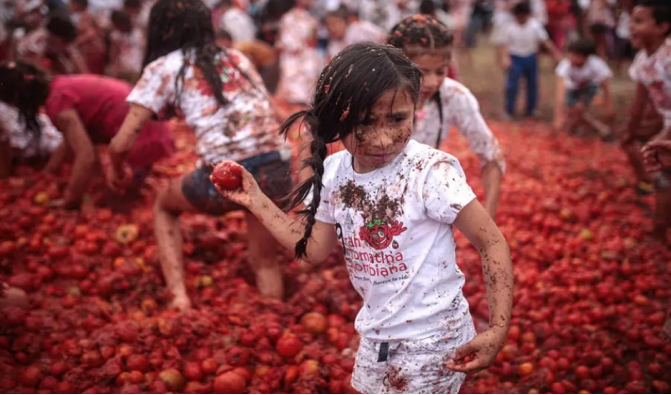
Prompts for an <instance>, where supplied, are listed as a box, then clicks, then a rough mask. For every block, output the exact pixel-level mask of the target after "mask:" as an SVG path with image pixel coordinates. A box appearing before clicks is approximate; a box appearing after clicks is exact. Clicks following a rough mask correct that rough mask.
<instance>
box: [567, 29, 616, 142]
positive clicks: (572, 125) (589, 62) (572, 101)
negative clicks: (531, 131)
mask: <svg viewBox="0 0 671 395" xmlns="http://www.w3.org/2000/svg"><path fill="white" fill-rule="evenodd" d="M595 51H596V45H595V44H594V43H593V42H592V41H590V40H587V39H580V40H577V41H574V42H572V43H571V44H569V46H568V51H567V52H568V53H567V57H566V58H565V59H563V60H562V61H561V62H560V63H559V65H558V66H557V68H556V70H555V73H556V74H557V89H556V94H557V100H556V101H555V104H556V106H555V122H554V126H555V128H556V129H557V130H562V129H564V127H565V126H566V128H567V129H568V131H569V132H575V129H576V128H578V127H580V126H582V125H583V124H585V125H587V126H590V127H591V128H593V129H594V130H596V131H597V132H598V133H599V135H601V137H608V136H610V134H611V131H610V128H609V127H608V126H607V125H606V124H604V123H603V122H601V121H600V120H598V119H597V118H595V117H594V116H593V115H592V114H590V112H589V111H588V110H589V107H590V105H591V104H592V100H593V99H594V97H595V96H596V94H597V92H598V91H599V89H602V90H603V97H604V107H605V114H604V115H605V118H606V119H612V117H613V102H612V97H611V91H610V80H611V78H613V72H612V71H611V70H610V68H609V67H608V64H606V62H605V61H604V60H603V59H601V58H600V57H598V56H596V55H594V52H595Z"/></svg>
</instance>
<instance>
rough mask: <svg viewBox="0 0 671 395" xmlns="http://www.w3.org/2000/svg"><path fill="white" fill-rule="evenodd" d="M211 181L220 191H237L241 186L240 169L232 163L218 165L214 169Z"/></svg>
mask: <svg viewBox="0 0 671 395" xmlns="http://www.w3.org/2000/svg"><path fill="white" fill-rule="evenodd" d="M211 180H212V182H213V183H214V184H215V185H216V186H218V187H219V188H221V189H225V190H227V191H230V190H233V189H238V188H240V186H241V185H242V167H241V166H240V165H238V164H237V163H234V162H222V163H219V164H218V165H216V166H215V167H214V171H213V172H212V177H211Z"/></svg>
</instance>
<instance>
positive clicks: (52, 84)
mask: <svg viewBox="0 0 671 395" xmlns="http://www.w3.org/2000/svg"><path fill="white" fill-rule="evenodd" d="M0 85H2V86H3V87H4V89H3V92H2V94H0V101H2V102H3V103H5V104H7V105H9V106H13V107H15V108H16V109H17V110H18V112H19V114H21V117H20V118H21V119H22V120H23V124H24V126H25V128H24V130H22V132H23V133H24V134H25V138H26V139H27V140H29V141H28V143H29V144H32V143H35V144H38V145H39V140H40V138H41V135H42V128H41V124H42V123H41V122H39V120H38V116H39V113H40V108H41V107H42V106H44V107H45V110H46V114H47V116H48V118H49V119H50V120H51V122H52V123H53V124H54V125H55V126H56V128H57V129H58V130H59V131H60V132H61V133H62V134H63V140H62V142H61V144H59V145H58V146H57V148H56V149H55V150H54V151H53V152H51V156H50V160H49V162H48V164H47V166H46V169H45V170H47V171H53V170H56V169H58V167H59V166H60V164H61V163H62V162H63V160H64V159H65V158H67V157H69V156H72V157H73V166H72V173H71V174H70V180H69V183H68V186H67V187H66V189H65V191H64V193H63V199H61V200H59V201H57V202H54V206H59V207H64V208H68V209H75V208H78V207H79V205H80V203H81V201H82V198H83V196H84V193H85V192H86V186H87V184H88V181H89V180H90V178H91V176H92V175H93V174H95V172H94V170H95V169H96V168H97V166H98V160H97V156H96V152H95V147H94V146H95V145H96V144H108V143H109V142H110V140H111V139H112V137H114V136H115V135H116V133H117V131H118V130H119V128H120V127H121V124H122V123H123V121H124V119H125V118H126V114H127V113H128V110H129V108H130V107H129V105H128V103H126V97H127V96H128V94H129V93H130V91H131V86H130V85H128V84H126V83H124V82H122V81H118V80H115V79H111V78H107V77H103V76H97V75H90V74H82V75H61V76H56V77H54V78H53V79H51V78H50V77H49V75H48V74H47V73H46V72H44V71H42V70H41V69H39V68H38V67H36V66H34V65H32V64H30V63H25V62H20V61H19V62H7V63H4V64H2V65H0ZM138 133H139V138H138V143H137V144H136V145H135V147H134V150H133V151H132V152H131V153H130V154H129V156H128V157H127V162H128V164H129V165H130V167H131V168H132V169H133V170H132V171H133V175H134V181H135V184H134V186H139V183H141V182H142V181H143V179H144V177H145V176H146V175H147V174H148V172H149V170H150V169H151V166H152V164H153V163H155V162H156V161H158V160H159V159H161V158H163V157H166V156H168V155H170V154H171V153H172V151H173V150H174V142H173V140H172V136H171V134H170V131H169V129H168V126H167V125H166V124H164V123H160V122H155V121H150V122H148V123H147V124H146V125H145V126H144V127H143V128H142V129H141V130H140V131H139V132H138ZM0 145H2V140H0ZM7 151H9V152H11V150H3V152H7ZM3 157H4V155H3ZM3 166H4V167H7V166H11V158H10V159H9V160H3Z"/></svg>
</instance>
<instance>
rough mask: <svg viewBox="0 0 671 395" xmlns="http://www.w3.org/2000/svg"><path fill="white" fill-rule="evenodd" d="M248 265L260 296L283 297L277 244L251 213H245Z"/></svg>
mask: <svg viewBox="0 0 671 395" xmlns="http://www.w3.org/2000/svg"><path fill="white" fill-rule="evenodd" d="M246 219H247V239H248V246H249V250H248V255H247V259H248V260H249V265H250V266H251V268H252V270H253V271H254V274H255V275H256V287H257V288H258V290H259V292H260V293H261V295H265V296H270V297H274V298H278V299H281V298H282V297H283V296H284V281H283V278H282V268H281V267H280V265H279V260H278V257H277V248H278V246H279V245H278V243H277V241H276V240H275V238H274V237H273V236H272V235H271V234H270V233H269V232H268V230H266V228H265V226H263V224H262V223H261V222H259V220H258V219H257V218H256V217H255V216H254V215H252V214H251V213H249V212H248V213H246Z"/></svg>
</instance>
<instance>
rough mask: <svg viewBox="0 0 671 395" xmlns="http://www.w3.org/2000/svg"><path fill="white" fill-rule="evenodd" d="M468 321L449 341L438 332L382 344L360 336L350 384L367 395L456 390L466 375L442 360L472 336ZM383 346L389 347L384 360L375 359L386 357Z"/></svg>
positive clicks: (447, 358) (473, 333) (471, 328)
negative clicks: (453, 369) (433, 334)
mask: <svg viewBox="0 0 671 395" xmlns="http://www.w3.org/2000/svg"><path fill="white" fill-rule="evenodd" d="M468 321H469V322H468V323H465V324H464V326H463V327H462V328H461V329H460V331H459V335H458V336H457V338H456V339H455V338H451V339H450V340H449V341H447V340H445V339H446V338H447V334H441V335H439V336H432V337H430V338H427V339H422V340H416V341H401V342H389V343H386V344H387V345H388V346H383V344H385V343H381V342H377V341H372V340H368V339H365V338H362V339H361V343H360V345H359V351H358V352H357V354H356V363H355V365H354V373H352V387H354V388H355V389H356V390H357V391H359V392H361V393H368V394H403V393H414V394H456V393H458V392H459V388H460V387H461V383H462V382H463V381H464V379H465V378H466V374H464V373H459V372H454V371H450V370H447V369H446V368H445V363H446V362H447V361H448V360H449V359H450V357H451V356H452V354H453V353H454V352H455V351H456V350H457V348H459V347H461V346H462V345H464V344H466V343H468V342H469V341H471V339H473V338H474V337H475V335H476V332H475V328H474V326H473V323H472V322H471V321H470V320H468ZM381 347H382V348H383V351H382V353H381V352H380V348H381ZM384 347H388V351H387V353H386V354H387V357H386V361H383V362H378V360H380V359H385V358H384ZM381 354H382V355H381ZM381 357H382V358H381Z"/></svg>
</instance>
